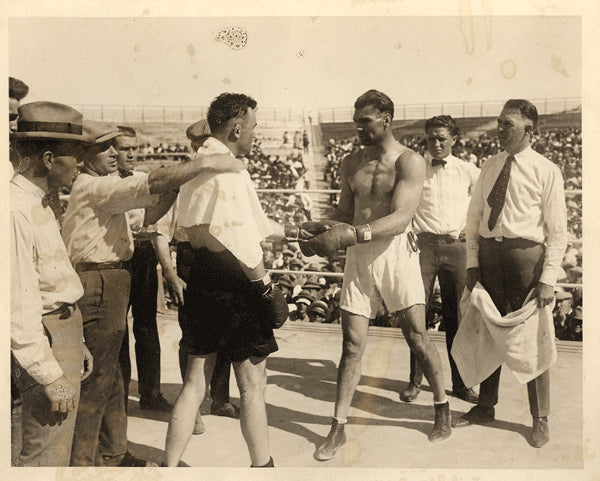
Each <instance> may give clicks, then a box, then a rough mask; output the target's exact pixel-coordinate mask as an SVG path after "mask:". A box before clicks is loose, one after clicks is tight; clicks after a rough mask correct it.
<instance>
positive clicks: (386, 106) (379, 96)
mask: <svg viewBox="0 0 600 481" xmlns="http://www.w3.org/2000/svg"><path fill="white" fill-rule="evenodd" d="M369 105H371V106H373V107H375V108H376V109H377V110H379V111H380V112H385V113H388V114H390V116H391V117H392V119H393V118H394V102H392V99H391V98H389V97H388V96H387V95H386V94H384V93H383V92H380V91H379V90H373V89H371V90H367V91H366V92H365V93H364V94H362V95H361V96H360V97H358V98H357V99H356V102H354V108H355V109H362V108H363V107H367V106H369Z"/></svg>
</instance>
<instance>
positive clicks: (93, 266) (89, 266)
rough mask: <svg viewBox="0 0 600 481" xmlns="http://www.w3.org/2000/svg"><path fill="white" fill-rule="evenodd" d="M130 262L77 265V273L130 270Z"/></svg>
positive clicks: (83, 263)
mask: <svg viewBox="0 0 600 481" xmlns="http://www.w3.org/2000/svg"><path fill="white" fill-rule="evenodd" d="M128 268H129V261H115V262H80V263H79V264H76V265H75V270H76V271H77V272H84V271H102V270H105V269H128Z"/></svg>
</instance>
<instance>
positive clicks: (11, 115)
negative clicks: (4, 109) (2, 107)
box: [8, 97, 21, 132]
mask: <svg viewBox="0 0 600 481" xmlns="http://www.w3.org/2000/svg"><path fill="white" fill-rule="evenodd" d="M20 104H21V102H19V101H18V100H17V99H13V98H12V97H9V98H8V126H9V129H10V131H11V132H16V131H17V118H18V117H19V110H18V109H19V105H20Z"/></svg>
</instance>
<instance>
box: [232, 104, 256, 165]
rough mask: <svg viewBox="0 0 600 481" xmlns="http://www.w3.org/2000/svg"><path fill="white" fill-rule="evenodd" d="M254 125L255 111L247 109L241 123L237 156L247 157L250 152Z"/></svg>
mask: <svg viewBox="0 0 600 481" xmlns="http://www.w3.org/2000/svg"><path fill="white" fill-rule="evenodd" d="M256 125H257V124H256V109H248V112H247V113H246V115H245V116H244V118H243V120H242V122H241V126H242V130H241V132H240V137H239V139H238V141H237V146H238V155H247V154H249V153H250V152H251V151H252V141H253V140H254V129H255V128H256Z"/></svg>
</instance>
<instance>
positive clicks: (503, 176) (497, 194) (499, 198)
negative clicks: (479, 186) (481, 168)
mask: <svg viewBox="0 0 600 481" xmlns="http://www.w3.org/2000/svg"><path fill="white" fill-rule="evenodd" d="M514 160H515V158H514V157H513V156H512V155H509V156H508V157H507V158H506V161H505V163H504V167H502V170H501V171H500V175H498V178H497V179H496V183H495V184H494V187H492V190H491V191H490V195H488V198H487V203H488V205H489V206H490V208H491V211H490V218H489V219H488V228H489V229H490V230H492V229H493V228H494V226H495V225H496V221H497V220H498V216H499V215H500V212H501V211H502V207H504V201H505V199H506V189H507V188H508V179H509V178H510V169H511V167H512V164H513V161H514Z"/></svg>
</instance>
